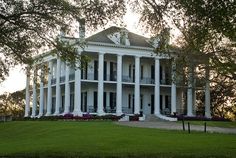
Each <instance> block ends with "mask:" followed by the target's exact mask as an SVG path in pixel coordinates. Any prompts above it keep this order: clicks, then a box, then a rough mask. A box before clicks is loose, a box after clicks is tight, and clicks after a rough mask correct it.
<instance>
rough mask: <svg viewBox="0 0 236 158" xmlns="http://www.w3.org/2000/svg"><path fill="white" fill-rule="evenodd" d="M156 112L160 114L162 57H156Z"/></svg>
mask: <svg viewBox="0 0 236 158" xmlns="http://www.w3.org/2000/svg"><path fill="white" fill-rule="evenodd" d="M154 103H155V104H154V114H155V115H159V114H160V59H159V58H155V94H154Z"/></svg>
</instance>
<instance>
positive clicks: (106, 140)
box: [0, 121, 236, 158]
mask: <svg viewBox="0 0 236 158" xmlns="http://www.w3.org/2000/svg"><path fill="white" fill-rule="evenodd" d="M39 155H41V157H61V158H62V157H82V158H86V157H93V158H95V157H99V158H100V157H113V158H115V157H122V158H123V157H127V158H128V157H129V158H133V157H134V158H145V157H157V158H190V157H202V158H203V157H204V158H205V157H208V158H210V157H211V158H213V157H217V158H224V157H227V158H231V157H232V158H233V157H235V155H236V135H233V134H216V133H214V134H209V133H207V134H206V133H203V132H201V133H200V132H193V133H191V134H188V133H187V132H182V131H168V130H158V129H146V128H134V127H125V126H119V125H115V124H114V123H113V122H63V121H51V122H50V121H24V122H23V121H18V122H9V123H1V124H0V157H1V156H10V157H39Z"/></svg>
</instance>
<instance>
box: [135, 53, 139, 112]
mask: <svg viewBox="0 0 236 158" xmlns="http://www.w3.org/2000/svg"><path fill="white" fill-rule="evenodd" d="M139 113H140V57H139V56H135V85H134V114H139Z"/></svg>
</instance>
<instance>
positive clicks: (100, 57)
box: [97, 52, 104, 115]
mask: <svg viewBox="0 0 236 158" xmlns="http://www.w3.org/2000/svg"><path fill="white" fill-rule="evenodd" d="M103 64H104V53H103V52H99V55H98V109H97V114H98V115H104V110H103V91H104V89H103V88H104V87H103V73H104V72H103V66H104V65H103Z"/></svg>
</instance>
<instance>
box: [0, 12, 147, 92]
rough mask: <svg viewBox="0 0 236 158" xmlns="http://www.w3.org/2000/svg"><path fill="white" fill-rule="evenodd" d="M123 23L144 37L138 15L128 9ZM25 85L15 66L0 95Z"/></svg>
mask: <svg viewBox="0 0 236 158" xmlns="http://www.w3.org/2000/svg"><path fill="white" fill-rule="evenodd" d="M124 22H125V24H126V28H127V29H128V30H129V31H131V32H134V33H137V34H140V35H145V33H144V32H143V31H141V29H140V28H139V27H138V15H137V14H135V13H132V12H131V10H130V9H129V8H128V11H127V13H126V15H125V16H124ZM25 85H26V75H25V72H24V71H23V70H22V69H21V66H16V67H15V68H12V69H11V70H10V73H9V77H7V78H6V80H5V81H4V82H2V83H0V94H3V93H5V92H10V93H12V92H15V91H18V90H22V89H24V88H25Z"/></svg>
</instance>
